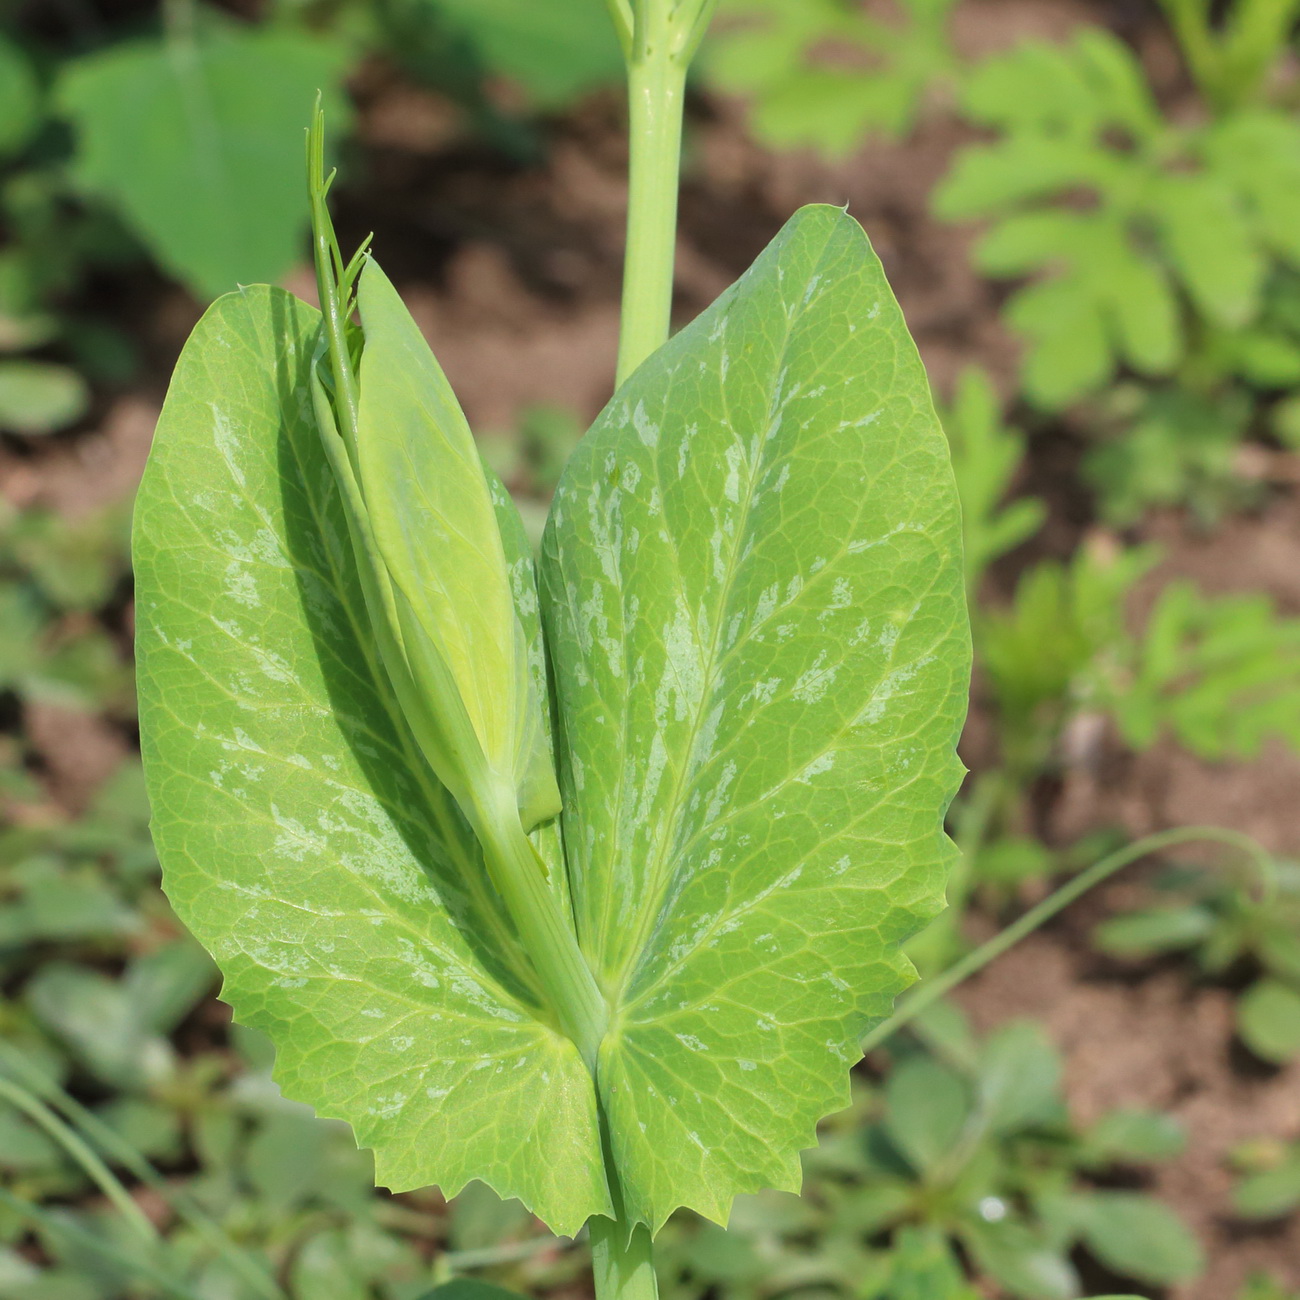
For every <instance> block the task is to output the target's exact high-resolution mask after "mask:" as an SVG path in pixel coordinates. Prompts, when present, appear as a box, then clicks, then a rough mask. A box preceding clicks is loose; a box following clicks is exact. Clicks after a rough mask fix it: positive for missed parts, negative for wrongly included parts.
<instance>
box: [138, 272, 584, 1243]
mask: <svg viewBox="0 0 1300 1300" xmlns="http://www.w3.org/2000/svg"><path fill="white" fill-rule="evenodd" d="M319 319H320V318H319V316H318V315H317V313H316V312H315V311H313V310H312V309H310V308H308V307H305V306H304V305H303V304H302V303H300V302H298V301H297V300H296V299H294V298H292V297H291V296H289V295H288V294H285V293H282V292H280V291H278V290H269V289H265V288H257V289H251V290H247V291H244V292H242V293H239V294H231V295H228V296H227V297H225V298H222V299H221V300H220V301H219V302H218V303H217V304H216V305H215V306H213V307H212V309H211V310H210V311H209V312H208V314H207V315H206V316H205V317H204V319H203V321H202V323H201V324H200V325H199V327H198V329H197V330H196V331H195V334H194V336H193V337H192V339H191V340H190V343H189V344H188V345H187V347H186V350H185V353H184V355H183V356H182V358H181V362H180V365H179V366H178V369H177V372H176V376H175V379H174V381H173V384H172V389H171V392H170V394H169V396H168V400H167V404H166V407H165V408H164V411H163V415H162V418H161V420H160V422H159V427H158V433H157V436H156V440H155V445H154V450H153V453H152V455H151V458H150V462H149V465H148V468H147V470H146V473H145V477H144V482H143V484H142V486H141V489H140V496H139V500H138V504H137V513H136V532H135V564H136V584H137V585H136V593H137V595H136V599H137V606H136V609H137V652H138V662H139V677H140V708H141V727H142V735H143V744H144V757H145V764H146V771H147V775H148V780H149V792H150V798H151V801H152V804H153V809H154V821H153V831H154V836H155V840H156V842H157V845H158V850H159V856H160V858H161V860H162V863H163V868H164V873H165V885H166V888H167V890H168V893H169V895H170V897H171V899H172V901H173V902H174V904H175V906H176V908H177V911H178V912H179V914H180V915H181V917H182V919H183V920H184V921H185V922H186V923H187V924H188V925H189V926H190V927H191V929H192V930H193V931H194V932H195V934H196V935H197V936H198V937H199V938H200V939H201V940H202V941H203V943H204V944H205V945H206V946H207V947H208V948H209V949H210V950H211V952H212V953H213V955H214V956H215V957H216V958H217V961H218V963H219V964H220V966H221V969H222V971H223V973H224V975H225V979H226V982H225V987H224V990H223V997H225V998H226V1000H227V1001H229V1002H230V1003H231V1005H232V1006H233V1007H234V1009H235V1013H236V1015H237V1016H238V1018H239V1019H240V1021H241V1022H243V1023H246V1024H251V1025H255V1026H257V1027H259V1028H262V1029H264V1030H265V1031H266V1032H267V1033H268V1034H270V1036H271V1037H272V1039H273V1040H274V1042H275V1044H276V1046H277V1049H278V1057H277V1066H276V1073H277V1078H278V1079H279V1081H280V1083H281V1085H282V1086H283V1088H284V1090H285V1091H286V1092H287V1093H288V1094H289V1095H290V1096H292V1097H294V1098H297V1099H299V1100H302V1101H305V1102H308V1103H310V1104H311V1105H312V1106H314V1107H315V1108H316V1110H317V1111H318V1112H320V1113H321V1114H323V1115H328V1116H332V1117H337V1118H341V1119H346V1120H348V1121H349V1122H350V1123H351V1124H352V1125H353V1127H354V1129H355V1130H356V1133H357V1136H358V1139H359V1140H360V1141H361V1142H362V1143H363V1144H365V1145H368V1146H372V1147H374V1148H375V1154H376V1168H377V1173H378V1177H379V1179H380V1180H381V1181H382V1182H384V1183H386V1184H387V1185H389V1186H392V1187H395V1188H411V1187H417V1186H423V1185H425V1184H428V1183H435V1182H436V1183H439V1184H440V1185H441V1186H442V1187H443V1188H444V1189H445V1190H446V1191H447V1192H448V1193H449V1194H453V1193H455V1192H456V1191H458V1190H459V1189H460V1187H461V1186H462V1185H463V1184H464V1183H465V1182H466V1180H468V1179H469V1178H471V1177H479V1178H482V1179H483V1180H484V1181H486V1182H489V1183H490V1184H491V1185H492V1186H493V1187H494V1188H495V1189H496V1190H497V1191H498V1192H499V1193H501V1195H503V1196H518V1197H520V1198H521V1199H522V1200H524V1201H525V1202H526V1203H527V1204H529V1205H530V1206H532V1207H533V1208H534V1209H535V1210H536V1211H537V1212H538V1213H539V1214H541V1215H542V1216H543V1217H545V1218H546V1220H547V1221H548V1222H549V1223H550V1224H551V1225H552V1226H553V1227H554V1228H555V1229H556V1230H557V1231H561V1232H566V1231H567V1232H573V1231H576V1230H577V1228H578V1227H579V1226H581V1223H582V1221H583V1220H584V1219H585V1218H586V1217H587V1216H588V1215H589V1214H591V1213H593V1212H599V1211H601V1210H603V1209H607V1208H608V1205H609V1202H608V1195H607V1191H606V1186H605V1181H604V1173H603V1169H602V1165H601V1156H600V1143H599V1137H598V1133H597V1127H596V1108H595V1102H594V1096H593V1092H592V1087H591V1081H590V1077H589V1075H588V1073H587V1071H586V1069H585V1067H584V1066H583V1064H582V1061H581V1059H580V1057H579V1055H578V1052H577V1049H576V1048H575V1047H574V1046H573V1044H572V1043H571V1042H570V1041H569V1040H568V1039H567V1038H565V1037H563V1036H562V1035H561V1034H559V1033H558V1032H557V1031H556V1030H555V1029H554V1028H552V1027H551V1026H550V1024H549V1017H548V1016H547V1015H546V1014H545V1013H543V1012H542V1011H541V1010H540V996H539V994H538V993H537V990H536V982H535V978H534V977H533V975H532V973H531V969H530V967H529V964H528V962H527V960H526V958H525V957H524V956H523V954H522V953H521V952H520V951H519V945H518V943H517V941H516V939H515V937H514V935H513V932H512V930H511V927H510V925H509V922H508V920H507V919H506V917H505V916H504V913H503V911H502V909H501V908H500V906H499V904H498V903H497V902H496V901H495V899H494V897H493V896H492V895H491V894H490V892H489V891H488V889H487V886H486V875H485V872H484V868H483V864H482V861H481V857H480V855H479V851H478V849H477V847H476V845H475V843H474V841H473V838H472V836H471V835H470V833H469V831H468V829H467V828H466V826H465V824H464V822H463V820H462V818H461V817H460V814H459V813H458V811H457V810H456V808H455V806H454V804H453V802H452V800H451V798H450V796H449V795H448V794H447V793H446V792H445V791H444V790H443V789H442V788H441V787H440V786H438V785H437V784H436V782H435V781H434V780H433V778H432V775H431V774H430V773H429V771H428V769H427V768H426V767H425V765H424V763H423V761H422V759H421V758H420V756H419V753H418V750H417V749H416V748H415V746H414V744H413V742H412V741H411V739H410V737H409V735H408V734H407V731H406V728H405V727H404V726H403V725H402V723H401V722H400V720H398V719H396V718H395V717H394V710H393V706H392V701H391V698H390V694H389V690H388V688H387V686H386V684H385V682H386V679H385V678H384V676H383V674H382V672H380V671H379V668H378V666H377V659H376V652H375V649H374V644H373V639H372V638H371V636H370V635H369V633H368V631H367V629H366V626H365V607H364V601H363V599H362V594H361V590H360V587H359V583H358V579H357V576H356V573H355V568H354V564H353V559H352V551H351V547H350V543H349V540H348V535H347V528H346V522H345V519H344V515H343V511H342V507H341V504H340V502H339V500H338V498H337V495H336V490H335V487H334V479H333V476H332V474H331V471H330V467H329V464H328V461H327V460H326V458H325V454H324V451H323V450H322V444H321V440H320V435H319V433H318V432H317V429H316V427H315V425H314V423H313V421H312V418H311V404H310V400H309V398H308V395H307V394H308V388H307V380H308V369H309V364H310V359H311V353H312V346H313V343H314V339H315V335H316V332H317V329H318V325H319ZM507 522H511V521H509V520H507ZM502 531H503V535H504V536H505V540H506V542H507V546H508V550H509V551H510V554H509V555H508V558H511V559H512V560H513V562H514V563H513V568H512V572H513V575H514V579H515V582H516V585H517V588H518V590H519V592H520V595H521V596H522V597H524V600H523V603H522V605H521V616H522V617H523V618H524V619H525V624H526V626H531V628H532V630H533V632H534V633H536V632H537V628H538V623H537V616H536V610H535V595H534V594H533V593H532V591H531V576H530V575H529V574H528V573H527V568H528V561H527V560H526V559H521V557H520V550H521V547H522V545H523V543H522V528H521V527H520V525H519V524H518V521H517V519H516V520H514V521H513V522H512V526H511V527H510V528H508V529H503V530H502ZM530 603H531V605H532V608H531V609H530V608H529V606H530ZM534 641H535V638H534ZM533 658H534V662H535V663H536V662H538V661H539V660H540V648H539V647H536V645H535V649H534V653H533ZM542 843H543V851H544V852H545V851H546V850H547V847H548V846H549V850H550V857H551V861H552V862H553V863H554V862H555V861H556V858H555V856H554V855H555V851H556V848H555V846H556V838H555V833H554V830H553V829H552V830H551V831H550V832H549V839H543V840H542ZM551 875H552V877H553V878H555V879H556V880H557V888H562V887H563V886H562V883H560V878H561V877H562V875H563V873H562V872H559V871H556V870H552V872H551Z"/></svg>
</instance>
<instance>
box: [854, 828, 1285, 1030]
mask: <svg viewBox="0 0 1300 1300" xmlns="http://www.w3.org/2000/svg"><path fill="white" fill-rule="evenodd" d="M1197 840H1208V841H1212V842H1215V843H1219V844H1227V845H1230V846H1231V847H1233V848H1236V849H1240V850H1241V851H1242V852H1243V853H1245V854H1246V855H1247V856H1248V857H1249V858H1250V859H1251V860H1252V861H1253V862H1254V863H1255V865H1256V866H1257V867H1258V868H1259V871H1260V876H1261V878H1262V880H1263V882H1264V891H1265V894H1266V895H1271V893H1272V890H1273V887H1274V879H1275V870H1274V866H1273V860H1272V858H1270V857H1269V856H1268V854H1267V853H1265V852H1264V850H1263V849H1261V848H1260V846H1259V845H1258V844H1257V843H1256V842H1255V841H1254V840H1252V839H1251V838H1250V836H1248V835H1242V834H1240V833H1239V832H1237V831H1230V830H1224V829H1223V828H1222V827H1219V826H1189V827H1184V828H1182V829H1179V830H1172V831H1161V832H1160V833H1159V834H1156V835H1148V836H1147V837H1146V838H1145V839H1141V840H1138V841H1137V842H1136V843H1135V844H1130V845H1128V846H1127V847H1126V848H1122V849H1119V850H1117V851H1116V852H1115V853H1112V854H1110V855H1109V856H1107V857H1104V858H1102V859H1101V861H1100V862H1097V863H1094V864H1093V865H1092V866H1091V867H1089V868H1088V870H1087V871H1083V872H1080V873H1079V875H1077V876H1075V878H1074V879H1073V880H1071V881H1069V882H1068V883H1066V884H1064V885H1062V886H1061V888H1060V889H1058V890H1057V891H1056V892H1055V893H1054V894H1052V895H1051V896H1050V897H1048V898H1045V899H1044V900H1043V901H1042V902H1041V903H1039V904H1038V905H1037V906H1036V907H1031V908H1030V909H1029V911H1027V912H1026V913H1025V914H1024V916H1022V917H1020V918H1019V919H1018V920H1016V921H1013V922H1012V923H1011V924H1010V925H1009V926H1007V928H1006V929H1005V930H1003V931H1002V932H1001V933H999V934H996V935H994V936H993V938H992V939H990V940H989V941H988V942H987V943H985V944H981V945H980V947H978V948H976V949H975V951H974V952H972V953H969V954H968V955H967V956H965V957H963V958H962V959H961V961H959V962H957V963H956V964H955V965H953V966H950V967H949V968H948V969H947V970H946V971H944V973H943V974H942V975H936V976H935V977H934V978H933V979H928V980H926V981H925V982H924V983H922V984H920V985H918V986H917V988H916V990H915V992H913V993H912V994H911V995H910V996H908V997H906V998H904V1000H903V1002H902V1005H901V1006H899V1007H898V1009H897V1010H896V1011H895V1012H894V1014H893V1015H892V1016H890V1017H889V1018H888V1019H886V1020H882V1021H881V1022H880V1024H878V1025H877V1026H876V1027H875V1028H874V1029H872V1030H871V1031H870V1033H868V1034H867V1036H866V1037H865V1038H863V1040H862V1043H861V1047H862V1053H863V1055H864V1056H865V1055H866V1054H867V1053H868V1052H870V1051H872V1050H874V1049H875V1048H877V1047H879V1046H880V1044H881V1043H883V1042H884V1041H885V1040H886V1039H888V1038H890V1037H892V1036H893V1035H894V1034H896V1033H897V1032H898V1031H899V1030H900V1029H902V1028H903V1027H904V1026H905V1025H907V1024H910V1023H911V1021H913V1020H915V1019H916V1017H917V1016H919V1015H920V1014H921V1012H922V1011H924V1010H925V1009H926V1008H927V1007H930V1006H933V1005H934V1003H936V1002H937V1001H938V1000H939V999H940V998H941V997H943V996H944V994H946V993H949V992H951V991H952V990H953V989H954V988H956V987H957V985H958V984H960V983H962V981H963V980H967V979H969V978H970V977H971V976H972V975H974V974H975V973H976V972H977V971H980V970H983V968H984V967H985V966H987V965H988V964H989V963H990V962H991V961H995V960H996V959H997V958H998V957H1001V956H1002V954H1003V953H1004V952H1006V951H1007V950H1008V949H1010V948H1014V947H1015V945H1016V944H1018V943H1019V942H1020V940H1021V939H1024V938H1026V937H1027V936H1028V935H1030V934H1032V933H1033V932H1034V931H1035V930H1037V929H1038V927H1039V926H1040V925H1043V924H1044V923H1045V922H1047V921H1049V920H1051V918H1052V917H1054V916H1055V915H1056V914H1057V913H1058V912H1061V911H1064V910H1065V908H1067V907H1069V905H1070V904H1071V903H1073V902H1074V901H1075V899H1077V898H1080V897H1081V896H1082V895H1084V894H1086V893H1087V892H1088V891H1089V890H1090V889H1091V888H1092V887H1093V886H1094V885H1099V884H1101V882H1102V881H1103V880H1105V879H1106V878H1107V877H1108V876H1113V875H1114V874H1115V872H1117V871H1119V870H1120V868H1122V867H1126V866H1128V865H1129V864H1130V863H1131V862H1136V861H1137V860H1138V859H1139V858H1145V857H1146V856H1147V855H1148V854H1150V853H1158V852H1159V851H1160V850H1161V849H1168V848H1173V847H1174V846H1175V845H1177V844H1191V843H1194V842H1195V841H1197Z"/></svg>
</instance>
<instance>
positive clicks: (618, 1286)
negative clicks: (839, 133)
mask: <svg viewBox="0 0 1300 1300" xmlns="http://www.w3.org/2000/svg"><path fill="white" fill-rule="evenodd" d="M716 3H717V0H609V6H610V10H611V13H612V14H613V18H614V23H615V26H616V27H617V28H618V31H619V36H620V40H621V41H622V43H623V48H624V51H625V53H626V55H627V66H628V132H629V153H630V158H629V164H628V200H627V248H626V252H625V260H624V264H623V313H622V320H621V322H620V326H619V342H618V380H617V382H618V383H620V384H621V383H623V381H624V380H625V379H627V377H628V376H629V375H630V374H631V373H632V372H633V371H634V370H635V369H636V368H637V367H638V366H639V365H640V364H641V363H642V362H643V361H644V360H645V359H646V358H647V357H648V356H650V354H651V353H652V352H655V351H657V350H658V349H659V348H660V347H662V346H663V345H664V343H666V342H667V341H668V331H669V327H670V324H671V317H672V306H673V268H674V263H675V261H676V252H677V188H678V184H679V181H680V176H681V162H682V115H683V112H684V109H685V102H686V69H687V67H688V66H689V64H690V62H691V57H692V55H693V54H694V53H695V50H696V48H697V47H698V45H699V42H700V40H701V39H702V38H703V36H704V29H705V27H707V25H708V21H709V17H710V16H711V14H712V12H713V10H714V8H715V6H716ZM603 1124H604V1118H603V1112H602V1125H603ZM606 1166H607V1168H608V1170H609V1180H610V1188H611V1192H612V1194H613V1200H614V1211H615V1217H614V1218H612V1219H611V1218H606V1217H605V1216H603V1215H597V1216H595V1217H593V1218H591V1219H589V1220H588V1228H589V1230H590V1233H591V1263H592V1273H593V1278H594V1281H595V1286H596V1300H659V1284H658V1281H657V1280H656V1278H655V1270H654V1254H653V1244H652V1239H651V1236H650V1229H649V1228H648V1227H647V1226H646V1225H645V1224H644V1223H631V1222H629V1220H628V1218H627V1216H626V1214H625V1213H624V1209H623V1203H622V1199H623V1198H622V1194H621V1191H620V1189H619V1186H618V1170H617V1169H616V1168H615V1166H614V1162H613V1158H612V1155H611V1154H610V1152H609V1148H608V1146H606Z"/></svg>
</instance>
